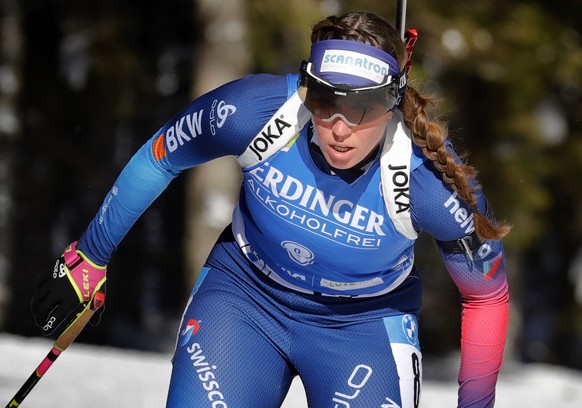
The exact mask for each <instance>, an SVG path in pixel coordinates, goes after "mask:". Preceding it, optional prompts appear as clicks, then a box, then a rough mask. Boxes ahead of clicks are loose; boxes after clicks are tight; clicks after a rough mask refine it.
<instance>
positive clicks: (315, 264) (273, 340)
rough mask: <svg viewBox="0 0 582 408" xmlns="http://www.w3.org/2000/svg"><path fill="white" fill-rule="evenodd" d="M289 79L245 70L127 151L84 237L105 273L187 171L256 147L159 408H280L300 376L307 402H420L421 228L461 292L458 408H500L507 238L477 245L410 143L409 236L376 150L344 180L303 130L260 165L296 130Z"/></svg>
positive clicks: (185, 324)
mask: <svg viewBox="0 0 582 408" xmlns="http://www.w3.org/2000/svg"><path fill="white" fill-rule="evenodd" d="M297 81H298V77H297V76H296V75H282V76H274V75H266V74H259V75H251V76H248V77H245V78H243V79H240V80H237V81H233V82H231V83H228V84H225V85H223V86H221V87H219V88H217V89H215V90H213V91H211V92H209V93H207V94H205V95H203V96H201V97H199V98H197V99H196V100H194V101H193V102H191V103H190V104H189V105H188V106H187V107H186V109H184V110H183V111H182V112H180V113H179V114H178V115H176V116H175V117H174V118H173V119H171V120H170V121H169V122H168V123H167V124H166V125H164V126H163V127H162V128H161V129H160V130H159V131H158V132H157V133H156V134H155V135H153V137H152V138H151V139H150V140H149V141H148V142H146V143H145V144H144V146H143V147H142V148H141V149H140V150H139V151H138V152H137V153H136V154H135V155H134V157H133V158H132V159H131V160H130V162H129V163H128V164H127V166H126V167H125V168H124V169H123V171H122V172H121V174H120V175H119V177H118V179H117V180H116V181H115V183H114V185H113V187H112V189H111V190H110V192H109V193H108V195H107V196H106V198H105V200H104V202H103V205H102V207H101V209H100V211H99V212H98V214H97V215H96V216H95V218H94V219H93V221H92V222H91V224H90V225H89V227H88V229H87V230H86V231H85V233H84V234H83V235H82V237H81V238H80V240H79V244H78V248H79V249H81V250H82V251H83V252H84V253H85V254H86V256H87V257H89V258H90V259H91V260H92V261H93V262H95V263H97V264H101V265H105V264H107V262H108V261H109V259H110V257H111V256H112V254H113V252H114V251H115V248H116V246H117V245H118V244H119V242H120V241H121V240H122V239H123V237H124V236H125V234H126V233H127V232H128V230H129V229H130V228H131V226H132V225H133V224H134V222H135V221H136V220H137V219H138V218H139V216H140V215H141V214H142V213H143V212H144V211H145V210H146V209H147V208H148V206H149V205H150V204H151V203H152V202H153V201H154V200H155V199H156V197H157V196H158V195H159V194H161V193H162V192H163V190H164V189H165V188H166V187H167V185H168V184H169V183H170V182H171V180H172V179H173V178H174V177H176V176H177V175H178V174H180V172H181V171H182V170H185V169H189V168H192V167H195V166H197V165H199V164H202V163H204V162H207V161H210V160H212V159H215V158H218V157H221V156H227V155H233V156H237V157H241V156H242V155H243V154H244V153H245V152H249V149H250V151H251V153H255V154H256V155H257V156H258V157H259V158H261V159H262V160H257V161H256V162H254V163H252V164H250V165H245V166H243V165H241V166H242V167H243V168H242V174H243V183H242V186H241V192H240V197H239V202H238V204H237V206H236V208H235V211H234V215H233V223H232V225H231V226H229V227H228V228H227V229H226V230H225V231H224V232H223V234H222V235H221V237H220V238H219V240H218V242H217V243H216V245H215V247H214V249H213V250H212V251H211V253H210V254H209V257H208V259H207V261H206V264H205V266H204V268H203V270H202V271H201V274H200V276H199V278H198V281H197V283H196V286H195V288H194V290H193V291H192V296H191V297H190V299H189V302H188V305H187V307H186V310H185V312H184V316H183V319H182V324H181V326H180V328H179V333H178V340H177V346H176V352H175V356H174V359H173V364H174V368H173V373H172V379H171V384H170V390H169V395H168V405H167V406H168V407H278V406H280V404H281V402H282V401H283V399H284V397H285V395H286V392H287V390H288V388H289V386H290V383H291V380H292V378H293V377H294V376H296V375H299V376H300V377H301V379H302V381H303V384H304V386H305V389H306V392H307V398H308V401H309V404H310V407H329V406H331V407H366V408H369V407H417V406H418V403H419V398H420V390H421V382H422V365H421V359H422V356H421V352H420V346H419V342H418V322H417V315H418V312H419V310H420V307H421V302H422V288H421V281H420V277H419V274H418V272H417V271H416V269H415V267H414V239H415V237H416V233H420V232H422V231H425V232H426V233H428V234H430V235H431V236H432V237H434V238H435V239H436V240H437V242H438V243H439V248H440V250H441V254H442V258H443V261H444V264H445V266H446V268H447V270H448V271H449V273H450V275H451V277H452V279H453V280H454V282H455V283H456V285H457V286H458V288H459V291H460V293H461V301H462V305H463V315H462V338H461V369H460V373H459V384H460V387H459V406H461V407H469V406H471V407H490V406H493V402H494V395H495V383H496V380H497V375H498V372H499V368H500V366H501V361H502V355H503V347H504V342H505V333H506V325H507V315H508V306H507V305H508V288H507V280H506V273H505V262H504V255H503V247H502V244H501V242H499V241H486V242H481V241H477V240H475V238H474V236H475V234H474V231H475V227H474V221H473V215H472V213H471V211H470V209H469V208H468V207H467V206H466V204H465V203H463V202H462V200H460V199H459V198H458V197H457V194H456V192H454V191H452V190H451V189H450V188H449V187H448V186H447V185H446V184H445V183H443V181H442V177H440V174H439V173H438V171H436V170H435V169H434V167H433V165H432V164H431V162H430V161H427V160H426V159H425V158H424V156H423V155H422V152H421V151H420V149H418V148H417V147H416V146H412V148H411V150H410V153H409V155H408V156H406V157H404V159H405V161H406V162H407V164H410V166H409V169H408V173H398V174H397V173H394V175H393V177H394V180H393V185H394V184H396V185H397V188H395V190H397V194H396V195H393V196H391V197H394V201H395V203H394V205H396V206H397V207H396V208H397V209H396V212H405V213H406V214H407V215H408V216H409V218H410V222H411V225H412V226H413V229H414V231H413V233H412V234H407V233H403V231H402V229H400V228H399V227H398V222H396V221H395V218H394V216H393V215H391V214H392V213H391V212H390V210H389V208H387V202H388V201H387V200H386V199H385V197H384V196H386V194H387V190H386V188H384V189H383V186H384V184H383V179H382V177H383V175H382V172H381V166H382V162H381V158H380V156H381V155H380V154H379V155H378V157H377V158H376V159H375V160H373V161H372V163H370V165H369V166H367V168H366V169H365V171H362V172H361V173H358V174H357V175H355V176H354V175H352V177H350V178H349V179H348V178H346V177H341V176H340V175H338V174H335V173H334V172H333V171H331V170H330V169H328V168H326V165H325V162H324V160H322V157H321V155H320V153H318V150H317V147H316V146H314V143H312V139H313V129H312V127H311V124H310V122H307V123H305V124H302V125H301V126H300V127H299V128H298V129H297V132H296V134H295V136H294V137H293V138H292V139H290V140H289V141H288V142H287V143H285V145H284V146H282V147H281V148H278V149H277V150H276V151H274V152H272V154H270V155H269V156H268V157H266V158H262V157H261V153H262V152H263V151H264V150H266V148H267V147H268V144H269V143H271V142H273V141H274V140H275V139H277V138H278V137H279V135H280V133H282V132H283V130H285V128H287V127H288V126H289V125H288V123H289V122H288V118H287V117H284V115H275V113H276V112H277V111H278V109H279V108H281V107H282V106H283V105H284V104H285V103H286V102H287V101H288V100H289V99H290V98H291V97H292V95H294V94H295V92H296V90H297ZM270 121H272V122H270ZM268 123H272V126H271V125H269V126H267V127H265V124H268ZM407 143H408V144H409V147H410V145H411V142H410V140H408V142H407ZM448 147H449V149H451V152H452V147H451V146H448ZM453 154H454V152H453ZM455 157H456V156H455ZM401 159H402V157H401ZM476 194H477V196H478V199H479V208H480V210H481V211H482V212H483V213H486V212H487V211H488V209H487V202H486V200H485V197H484V196H483V194H482V192H481V190H480V189H479V188H477V190H476ZM398 200H400V201H398ZM388 207H389V205H388ZM475 242H477V244H475ZM467 243H469V244H467ZM458 248H461V249H463V250H458Z"/></svg>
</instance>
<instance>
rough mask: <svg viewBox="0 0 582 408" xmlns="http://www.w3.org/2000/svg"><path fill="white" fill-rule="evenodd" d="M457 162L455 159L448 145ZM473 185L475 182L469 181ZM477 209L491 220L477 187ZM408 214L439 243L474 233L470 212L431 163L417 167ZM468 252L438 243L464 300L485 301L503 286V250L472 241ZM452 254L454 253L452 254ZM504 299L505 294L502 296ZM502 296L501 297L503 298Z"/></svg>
mask: <svg viewBox="0 0 582 408" xmlns="http://www.w3.org/2000/svg"><path fill="white" fill-rule="evenodd" d="M449 149H450V152H451V153H452V154H453V155H454V157H455V158H456V160H459V158H458V156H457V155H456V154H455V153H454V151H453V150H452V147H451V146H449ZM472 184H473V186H476V185H477V183H476V181H473V182H472ZM475 194H476V195H477V202H478V207H479V210H480V211H481V212H482V213H483V214H487V216H488V217H490V218H492V217H493V215H492V211H491V210H490V209H489V208H488V204H487V201H486V199H485V196H484V195H483V192H482V190H481V189H480V188H477V189H476V190H475ZM410 196H411V206H410V207H411V213H412V216H413V222H414V225H415V227H416V228H417V229H418V230H423V231H425V232H427V233H428V234H430V235H431V236H432V237H433V238H435V239H436V240H437V242H438V241H456V240H459V239H461V238H464V237H466V236H468V235H471V234H473V233H474V232H475V221H474V216H473V213H472V211H471V210H470V209H469V207H468V206H467V204H465V203H464V202H463V200H461V199H460V198H459V197H458V195H457V193H456V192H455V191H453V190H452V189H451V188H450V187H448V186H447V185H446V184H445V183H444V182H443V180H442V176H441V173H440V172H439V171H437V170H436V169H435V168H434V166H433V164H432V162H431V161H430V160H426V161H424V163H423V164H422V165H421V166H420V167H418V168H416V169H415V170H414V171H413V173H412V176H411V185H410ZM475 242H476V245H473V248H472V250H471V253H470V254H468V253H466V252H465V251H462V247H458V248H459V249H460V250H459V251H449V250H447V249H445V248H444V245H441V244H440V243H439V251H440V253H441V256H442V258H443V262H444V265H445V267H446V269H447V271H448V272H449V274H450V275H451V278H452V279H453V280H454V281H455V283H456V285H457V287H458V288H459V291H460V293H461V295H462V296H463V297H464V298H474V299H476V298H479V297H482V300H483V299H485V300H486V299H487V298H488V297H490V296H491V297H493V296H495V295H496V294H498V291H499V290H502V289H503V288H504V286H505V284H506V273H505V260H504V251H503V245H502V243H501V241H478V240H477V241H475ZM453 252H454V253H453ZM503 296H504V295H503ZM503 296H502V297H503Z"/></svg>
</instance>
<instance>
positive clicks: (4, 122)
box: [0, 0, 23, 331]
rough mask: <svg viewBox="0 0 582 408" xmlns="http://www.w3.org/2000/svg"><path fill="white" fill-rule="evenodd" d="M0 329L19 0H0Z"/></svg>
mask: <svg viewBox="0 0 582 408" xmlns="http://www.w3.org/2000/svg"><path fill="white" fill-rule="evenodd" d="M0 16H1V17H0V33H1V34H0V146H2V147H1V149H0V331H1V330H2V329H3V328H4V322H5V319H6V316H5V311H6V307H7V304H8V303H9V301H10V298H11V293H10V291H9V290H8V288H9V286H8V276H9V272H10V270H11V269H12V268H13V266H14V265H15V263H14V259H13V257H12V255H13V252H12V248H13V244H14V243H13V241H12V231H13V228H14V224H13V222H12V220H13V211H14V204H15V203H14V197H13V191H14V185H15V180H14V161H15V155H16V146H17V144H18V142H19V140H20V139H21V137H22V135H21V127H20V120H19V115H20V108H19V102H20V92H21V89H22V85H21V81H22V63H23V53H22V45H23V44H22V41H23V35H22V25H21V23H22V22H21V9H20V4H19V3H18V1H16V0H1V1H0Z"/></svg>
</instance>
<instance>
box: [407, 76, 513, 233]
mask: <svg viewBox="0 0 582 408" xmlns="http://www.w3.org/2000/svg"><path fill="white" fill-rule="evenodd" d="M428 105H431V106H434V101H433V100H432V99H431V98H430V97H427V96H423V95H421V94H420V93H418V92H417V91H416V90H415V89H414V88H412V87H411V86H408V87H407V88H406V93H405V97H404V101H403V103H402V104H401V109H402V110H403V112H404V123H405V124H406V126H407V127H408V128H409V129H410V130H411V131H412V140H413V142H414V143H415V144H416V145H417V146H418V147H420V148H421V149H422V152H423V153H424V155H425V156H426V157H427V158H428V159H429V160H430V161H432V163H433V165H434V167H435V168H436V169H437V170H438V171H439V172H441V174H442V177H443V181H444V182H445V183H446V184H447V185H449V186H450V187H451V188H452V189H453V190H454V191H456V192H457V193H458V194H459V197H460V198H461V199H462V200H463V201H464V202H465V203H466V204H467V205H468V206H469V208H470V209H471V211H472V212H473V214H474V219H475V230H476V232H477V235H479V237H480V238H481V239H482V240H499V239H501V238H503V237H504V236H505V235H507V233H509V231H510V230H511V227H510V226H509V225H506V224H500V225H496V224H494V223H493V221H492V220H490V219H489V218H487V217H486V216H484V215H483V214H481V212H480V211H479V208H478V207H477V197H475V194H474V190H475V189H477V188H479V185H475V186H471V185H470V184H469V181H470V179H472V178H476V176H477V171H476V169H475V168H474V167H472V166H470V165H468V164H465V163H458V162H456V161H455V159H454V157H453V156H452V155H451V154H450V153H449V151H448V149H447V148H446V145H445V141H446V140H447V138H448V132H447V128H446V126H445V125H443V124H441V123H438V122H436V121H431V120H430V118H429V116H428V114H427V112H426V109H427V106H428Z"/></svg>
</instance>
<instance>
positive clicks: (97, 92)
mask: <svg viewBox="0 0 582 408" xmlns="http://www.w3.org/2000/svg"><path fill="white" fill-rule="evenodd" d="M22 13H23V30H24V34H25V36H26V43H25V44H26V45H25V47H24V48H23V52H24V54H25V55H26V61H25V65H24V73H23V78H24V79H23V83H24V84H25V86H24V89H23V94H22V107H23V118H24V120H23V122H22V127H23V135H24V137H23V138H22V142H21V143H19V150H18V157H17V162H16V172H15V176H16V192H15V195H16V197H17V200H18V206H16V208H15V211H14V224H15V225H17V226H18V230H16V231H15V233H14V235H13V238H14V248H15V251H14V252H15V253H14V256H15V258H14V259H18V260H19V262H18V270H17V271H14V272H13V273H12V275H11V289H12V293H13V300H12V302H11V307H10V309H9V313H8V316H9V320H8V322H7V328H8V330H10V331H12V332H15V333H20V334H26V335H36V334H37V333H38V329H37V328H36V327H34V325H33V322H32V317H31V316H30V314H29V304H30V299H31V297H32V293H33V290H34V281H35V278H36V275H37V274H38V273H40V271H41V270H43V269H46V268H49V267H50V266H51V264H52V262H53V259H55V258H56V256H57V255H58V254H59V253H60V252H62V250H63V248H64V246H65V245H67V243H68V242H70V241H72V240H74V239H76V238H77V237H78V236H79V235H80V233H81V232H82V231H83V230H84V228H85V227H86V225H87V224H88V222H89V221H90V220H91V219H92V218H93V216H94V215H95V214H96V212H97V210H98V209H99V206H100V204H101V201H102V199H103V197H104V196H105V193H106V191H107V189H108V188H109V187H110V186H111V185H112V183H113V181H114V179H115V177H116V175H117V174H118V172H119V171H120V169H121V168H122V166H124V165H125V163H126V162H127V160H128V159H129V157H131V155H132V154H133V153H134V152H135V151H136V150H137V148H139V146H140V145H141V144H143V143H144V142H145V141H146V140H147V139H148V138H149V137H150V135H151V134H153V132H155V130H157V128H158V127H159V126H161V125H162V124H163V120H167V118H169V117H171V115H173V114H174V113H175V112H176V111H177V110H178V109H179V108H181V107H182V106H183V105H185V104H186V103H187V102H188V101H189V98H190V91H191V76H190V72H191V64H192V57H193V52H194V35H193V34H194V31H193V30H192V16H193V14H194V11H193V9H192V3H191V2H190V1H188V0H182V1H180V0H175V1H172V2H167V1H151V2H146V3H143V2H140V1H132V0H125V1H119V2H98V3H95V2H91V1H77V2H64V3H63V2H60V1H42V2H38V1H29V2H25V3H24V5H23V10H22ZM163 97H167V98H168V99H167V101H166V102H165V103H163V104H162V103H160V99H161V98H163ZM183 197H184V192H183V182H181V181H177V182H176V183H173V185H172V186H171V187H170V188H169V190H168V191H167V192H166V194H165V195H164V197H162V198H161V199H160V200H158V201H157V202H156V203H155V204H154V205H153V206H152V207H151V208H150V209H149V210H148V211H147V212H146V214H144V216H143V217H142V219H141V220H140V221H138V223H137V224H136V225H135V227H134V228H133V229H132V231H131V232H130V233H129V234H128V236H127V237H126V239H125V240H124V242H123V243H122V249H123V250H122V251H120V254H119V256H116V257H114V260H113V261H112V262H111V264H110V265H109V267H110V271H111V273H110V274H109V283H110V285H109V291H108V300H107V306H106V307H107V312H106V313H105V314H104V319H103V322H102V324H101V326H100V328H99V330H95V331H94V333H92V330H87V334H86V336H85V338H86V339H88V340H90V341H93V342H108V343H110V344H114V345H119V346H132V347H141V348H159V347H171V344H172V343H173V332H174V327H173V326H172V329H171V330H169V331H168V330H161V329H160V326H162V327H163V325H164V324H168V323H170V322H168V319H166V318H165V315H166V313H170V312H171V315H172V316H175V315H176V313H179V312H177V311H178V310H179V309H181V306H182V302H181V301H182V299H183V298H184V296H185V294H186V293H187V290H186V288H185V287H184V285H183V273H182V257H181V249H182V248H181V237H180V235H181V230H182V222H181V220H180V219H179V217H176V215H179V214H182V213H183V206H184V200H183ZM170 231H171V233H170ZM31 254H34V255H33V256H31ZM154 328H155V329H156V330H153V329H154ZM152 333H157V334H159V335H167V334H166V333H170V334H169V335H167V336H168V337H167V338H162V339H160V338H157V337H155V336H154V335H153V334H152ZM84 334H85V333H84Z"/></svg>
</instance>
